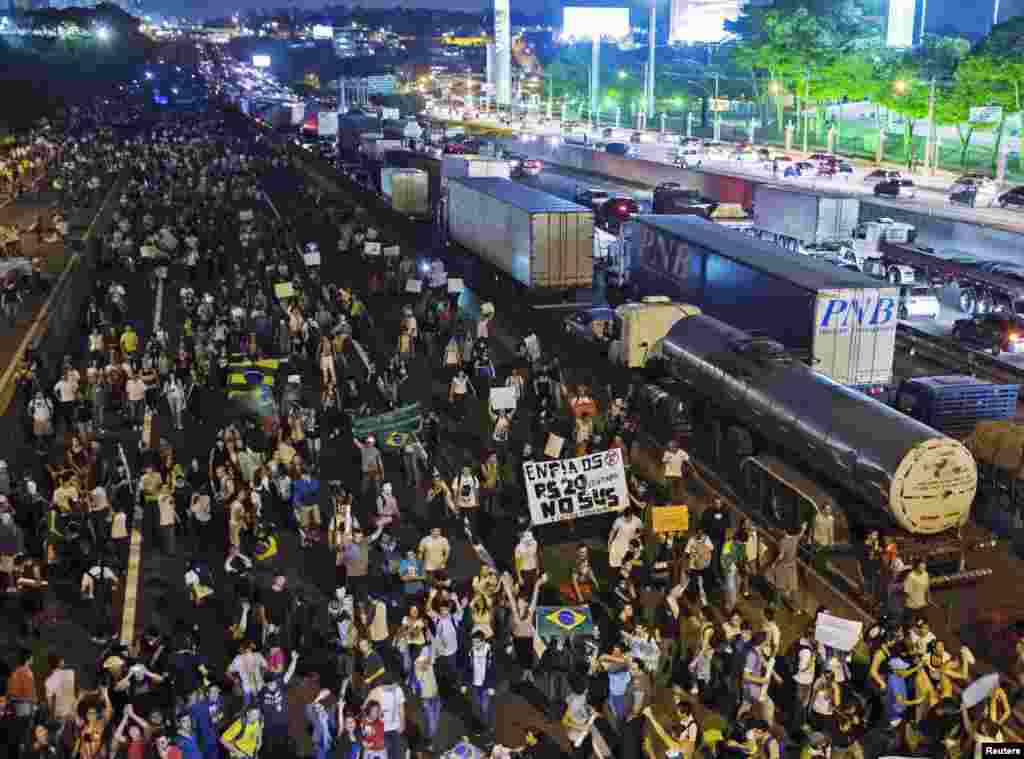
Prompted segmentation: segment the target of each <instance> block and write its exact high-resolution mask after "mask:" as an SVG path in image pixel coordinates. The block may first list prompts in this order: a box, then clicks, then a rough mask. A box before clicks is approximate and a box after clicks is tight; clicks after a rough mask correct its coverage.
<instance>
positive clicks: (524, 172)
mask: <svg viewBox="0 0 1024 759" xmlns="http://www.w3.org/2000/svg"><path fill="white" fill-rule="evenodd" d="M543 170H544V162H543V161H541V160H539V159H537V158H527V159H525V160H524V161H522V162H521V163H520V164H519V173H520V175H521V176H524V177H537V176H540V173H541V172H542V171H543Z"/></svg>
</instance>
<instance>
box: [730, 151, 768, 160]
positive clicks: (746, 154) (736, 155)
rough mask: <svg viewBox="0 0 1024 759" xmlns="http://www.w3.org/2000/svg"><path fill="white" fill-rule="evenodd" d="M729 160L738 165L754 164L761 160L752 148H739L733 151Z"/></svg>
mask: <svg viewBox="0 0 1024 759" xmlns="http://www.w3.org/2000/svg"><path fill="white" fill-rule="evenodd" d="M729 158H730V159H732V160H733V161H736V162H738V163H756V162H757V161H760V160H761V158H760V156H759V155H758V154H757V151H756V150H753V149H752V148H739V149H737V150H734V151H733V153H732V155H730V156H729Z"/></svg>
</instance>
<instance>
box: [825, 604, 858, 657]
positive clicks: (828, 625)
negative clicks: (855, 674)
mask: <svg viewBox="0 0 1024 759" xmlns="http://www.w3.org/2000/svg"><path fill="white" fill-rule="evenodd" d="M863 630H864V624H863V623H862V622H854V621H853V620H850V619H843V618H842V617H834V616H832V615H831V614H826V613H825V612H821V613H820V614H818V616H817V618H816V619H815V624H814V639H815V640H816V641H817V642H818V643H822V644H824V645H826V646H828V647H829V648H834V649H836V650H837V651H852V650H853V647H854V646H855V645H857V641H858V640H860V636H861V634H862V632H863Z"/></svg>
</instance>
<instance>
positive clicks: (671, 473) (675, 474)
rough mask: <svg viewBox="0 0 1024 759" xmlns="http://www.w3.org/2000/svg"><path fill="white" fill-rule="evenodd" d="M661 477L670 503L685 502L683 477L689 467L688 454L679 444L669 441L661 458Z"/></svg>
mask: <svg viewBox="0 0 1024 759" xmlns="http://www.w3.org/2000/svg"><path fill="white" fill-rule="evenodd" d="M661 463H662V475H663V476H664V477H665V481H666V483H667V484H668V487H669V492H670V494H671V497H672V502H673V503H675V504H682V503H684V502H685V501H686V487H685V477H686V474H687V471H688V470H689V467H690V454H688V453H687V452H686V451H684V450H683V449H682V448H680V447H679V442H678V441H676V440H670V441H669V444H668V449H667V450H666V451H665V452H664V453H663V454H662V456H661Z"/></svg>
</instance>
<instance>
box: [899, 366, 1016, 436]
mask: <svg viewBox="0 0 1024 759" xmlns="http://www.w3.org/2000/svg"><path fill="white" fill-rule="evenodd" d="M1019 394H1020V385H999V384H997V383H995V382H985V381H984V380H979V379H978V378H977V377H971V376H968V375H962V374H954V375H947V376H941V377H913V378H911V379H906V380H903V382H901V383H900V385H899V387H897V388H896V390H895V391H894V394H893V405H894V406H895V407H896V408H897V409H899V410H900V411H902V412H903V413H904V414H906V415H907V416H912V417H913V418H914V419H917V420H918V421H919V422H924V423H925V424H927V425H928V426H929V427H931V428H932V429H936V430H938V431H939V432H942V433H944V434H946V435H949V436H950V437H955V438H961V439H962V438H965V437H967V436H968V435H969V434H970V433H971V432H973V431H974V428H975V427H976V426H977V424H978V423H979V422H988V421H1000V420H1012V419H1014V418H1015V417H1016V416H1017V399H1018V396H1019Z"/></svg>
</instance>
